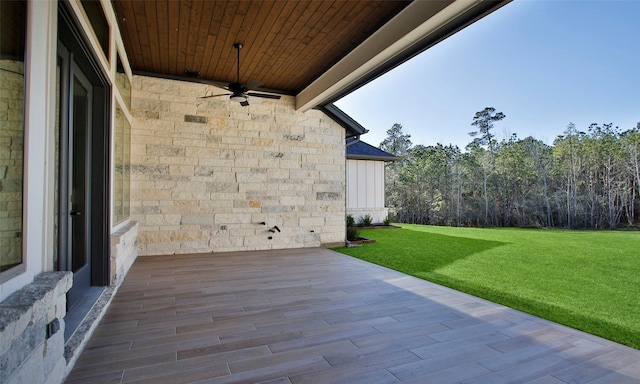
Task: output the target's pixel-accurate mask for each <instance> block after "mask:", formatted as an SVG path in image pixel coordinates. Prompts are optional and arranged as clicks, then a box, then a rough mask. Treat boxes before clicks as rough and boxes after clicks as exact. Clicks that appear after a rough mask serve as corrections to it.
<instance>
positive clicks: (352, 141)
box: [347, 137, 400, 161]
mask: <svg viewBox="0 0 640 384" xmlns="http://www.w3.org/2000/svg"><path fill="white" fill-rule="evenodd" d="M347 159H354V160H380V161H395V160H398V159H400V158H399V157H396V156H394V155H392V154H391V153H389V152H385V151H383V150H382V149H379V148H376V147H374V146H373V145H370V144H367V143H365V142H364V141H360V140H359V139H357V138H355V137H351V138H348V139H347Z"/></svg>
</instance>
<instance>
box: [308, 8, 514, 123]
mask: <svg viewBox="0 0 640 384" xmlns="http://www.w3.org/2000/svg"><path fill="white" fill-rule="evenodd" d="M510 1H511V0H484V1H481V0H450V1H440V2H433V1H414V2H412V3H411V4H409V5H408V6H407V7H406V8H405V9H403V10H402V11H401V12H400V13H399V14H398V15H396V16H395V17H394V18H393V19H391V20H390V21H389V22H388V23H387V24H385V25H384V26H382V28H380V29H379V30H378V31H376V32H375V33H374V34H373V35H371V36H370V37H369V38H368V39H367V40H365V41H364V42H363V43H362V44H360V45H359V46H358V47H356V48H355V49H354V50H353V51H351V52H350V53H349V54H348V55H347V56H345V57H344V58H343V59H342V60H340V61H339V62H338V63H336V64H335V65H334V66H333V67H331V68H330V69H329V70H327V71H326V72H325V73H323V74H322V75H321V76H320V77H318V78H317V79H316V80H315V81H314V82H313V83H311V84H310V85H309V86H307V87H306V88H305V89H303V90H302V91H301V92H300V93H298V94H297V95H296V109H297V110H300V111H303V112H304V111H307V110H309V109H312V108H315V107H317V106H318V105H325V104H329V103H332V102H334V101H336V100H338V99H340V98H341V97H343V96H345V95H346V94H348V93H350V92H352V91H354V90H356V89H357V88H359V87H361V86H363V85H364V84H366V83H368V82H370V81H371V80H373V79H375V78H377V77H379V76H381V75H383V74H384V73H386V72H387V71H389V70H391V69H393V68H395V67H397V66H398V65H400V64H402V63H404V62H405V61H407V60H409V59H411V58H412V57H414V56H416V55H417V54H419V53H421V52H423V51H425V50H426V49H428V48H429V47H431V46H433V45H435V44H436V43H438V42H440V41H442V40H444V39H445V38H447V37H448V36H450V35H452V34H454V33H455V32H457V31H459V30H461V29H462V28H464V27H466V26H468V25H470V24H472V23H473V22H475V21H477V20H478V19H480V18H482V17H484V16H486V15H487V14H489V13H491V12H493V11H495V10H496V9H498V8H500V7H502V6H504V5H505V4H507V3H509V2H510Z"/></svg>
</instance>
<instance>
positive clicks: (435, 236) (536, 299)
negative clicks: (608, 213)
mask: <svg viewBox="0 0 640 384" xmlns="http://www.w3.org/2000/svg"><path fill="white" fill-rule="evenodd" d="M360 234H361V236H363V237H368V238H372V239H375V240H376V242H375V243H370V244H365V245H364V246H362V247H355V248H338V249H336V250H337V251H339V252H342V253H344V254H347V255H351V256H354V257H357V258H360V259H363V260H367V261H370V262H372V263H376V264H379V265H383V266H386V267H388V268H392V269H395V270H398V271H402V272H404V273H407V274H410V275H413V276H417V277H420V278H422V279H425V280H429V281H433V282H435V283H438V284H442V285H446V286H448V287H451V288H454V289H456V290H460V291H463V292H467V293H470V294H472V295H475V296H479V297H482V298H485V299H487V300H491V301H494V302H497V303H500V304H504V305H507V306H509V307H512V308H516V309H519V310H521V311H524V312H528V313H531V314H534V315H537V316H540V317H544V318H546V319H549V320H552V321H555V322H558V323H562V324H565V325H568V326H570V327H573V328H577V329H581V330H583V331H586V332H589V333H592V334H595V335H599V336H602V337H604V338H607V339H610V340H614V341H617V342H619V343H622V344H626V345H629V346H631V347H634V348H637V349H640V232H633V231H572V230H552V229H512V228H499V229H478V228H451V227H432V226H423V225H407V224H402V229H397V230H363V231H361V233H360Z"/></svg>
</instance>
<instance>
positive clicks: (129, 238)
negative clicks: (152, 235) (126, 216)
mask: <svg viewBox="0 0 640 384" xmlns="http://www.w3.org/2000/svg"><path fill="white" fill-rule="evenodd" d="M137 256H138V223H136V222H135V221H130V222H128V223H127V224H125V225H124V226H123V227H122V228H120V229H118V230H117V231H115V232H113V233H112V234H111V255H110V261H109V262H110V265H109V270H110V273H111V278H110V281H109V285H110V286H112V287H119V286H120V284H122V281H123V280H124V278H125V276H126V275H127V272H129V269H130V268H131V266H132V265H133V262H134V261H136V258H137Z"/></svg>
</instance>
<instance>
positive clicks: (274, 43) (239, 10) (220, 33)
mask: <svg viewBox="0 0 640 384" xmlns="http://www.w3.org/2000/svg"><path fill="white" fill-rule="evenodd" d="M112 1H113V4H114V8H115V11H116V14H117V15H118V23H119V25H120V29H121V31H122V37H123V40H124V45H125V49H126V50H127V55H128V57H129V59H130V64H131V67H132V69H133V70H134V71H135V72H145V73H155V74H158V75H160V76H162V75H165V76H172V77H175V76H178V77H180V76H184V74H185V70H188V71H198V72H199V73H200V79H204V80H213V81H221V82H226V83H228V82H235V81H236V60H237V56H236V51H235V49H234V47H233V44H234V43H236V42H239V43H242V44H243V49H242V51H241V68H240V75H241V81H242V82H243V83H248V82H250V81H252V80H259V81H261V82H262V83H264V85H263V87H264V88H269V89H275V90H280V91H282V92H283V93H292V94H295V93H298V92H300V91H301V90H302V89H304V88H305V87H306V86H308V85H309V84H310V83H311V82H313V80H315V79H316V78H317V77H319V76H320V75H321V74H322V72H323V71H325V70H326V69H327V68H329V67H330V66H332V65H333V64H335V63H336V62H338V61H339V60H340V59H341V58H342V57H344V56H345V55H347V54H348V53H349V52H350V51H351V50H353V49H354V48H355V46H357V45H358V44H360V43H361V42H362V41H363V40H364V39H366V38H367V37H368V36H370V35H371V34H372V33H373V32H375V31H376V30H377V29H379V28H380V27H381V26H382V25H383V24H384V23H386V22H387V21H388V20H389V19H390V18H391V17H393V16H394V15H396V14H397V13H398V12H400V11H401V10H402V9H404V7H405V6H406V5H407V4H409V3H410V0H399V1H398V0H377V1H370V0H352V1H333V0H302V1H278V0H264V1H260V0H246V1H236V0H210V1H202V0H157V1H151V0H144V1H140V0H112Z"/></svg>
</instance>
